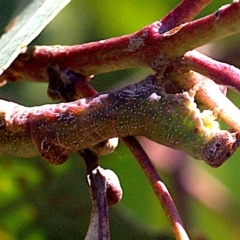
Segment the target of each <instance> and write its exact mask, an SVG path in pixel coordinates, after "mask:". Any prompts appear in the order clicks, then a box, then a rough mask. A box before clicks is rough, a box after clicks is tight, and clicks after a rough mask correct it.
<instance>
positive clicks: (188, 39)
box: [0, 1, 240, 81]
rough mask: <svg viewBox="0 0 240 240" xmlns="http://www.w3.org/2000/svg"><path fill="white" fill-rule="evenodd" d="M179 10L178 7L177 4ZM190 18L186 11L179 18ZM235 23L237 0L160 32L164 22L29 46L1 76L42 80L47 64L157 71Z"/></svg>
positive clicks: (92, 70) (88, 71) (87, 70)
mask: <svg viewBox="0 0 240 240" xmlns="http://www.w3.org/2000/svg"><path fill="white" fill-rule="evenodd" d="M185 2H186V4H189V2H188V1H185ZM203 2H204V1H202V2H201V4H203ZM199 6H201V5H199ZM202 6H204V5H202ZM195 7H196V6H195ZM178 10H179V11H180V12H181V8H179V9H178ZM199 10H200V9H199ZM197 12H198V10H196V11H195V12H194V14H196V13H197ZM194 14H193V15H194ZM172 15H173V16H172V19H173V21H174V18H175V21H176V23H181V21H180V20H179V17H177V14H176V13H175V14H174V12H173V13H172ZM192 17H193V16H192V15H191V14H189V15H188V17H187V18H186V19H184V20H187V19H189V18H192ZM169 19H171V14H170V15H169V16H166V18H165V19H163V22H164V21H165V25H166V29H169V28H170V27H172V26H175V23H171V24H170V22H171V21H170V20H169ZM169 24H170V25H169ZM239 24H240V2H234V3H232V4H229V5H226V6H224V7H222V8H220V9H219V10H218V11H217V12H216V13H214V14H211V15H209V16H206V17H204V18H201V19H198V20H195V21H192V22H187V23H184V24H182V25H179V26H176V27H175V28H173V29H170V30H169V31H167V32H164V33H161V32H162V31H164V26H163V23H162V22H161V21H157V22H155V23H153V24H150V25H148V26H146V27H144V28H143V29H141V30H140V31H138V32H136V33H133V34H130V35H126V36H122V37H117V38H112V39H108V40H103V41H99V42H92V43H86V44H82V45H76V46H52V47H47V46H41V47H40V46H39V47H28V48H27V49H26V50H25V51H24V52H23V53H22V54H20V56H19V57H18V58H17V59H16V61H15V62H14V63H13V64H12V65H11V66H10V68H9V69H7V70H6V71H5V72H4V73H3V75H2V76H1V77H0V81H3V80H5V79H7V80H12V81H17V80H21V79H28V80H32V81H47V79H48V78H47V71H48V67H49V65H51V64H56V65H58V66H59V67H60V69H71V70H73V71H75V72H79V73H81V74H82V75H85V76H89V75H92V74H98V73H103V72H109V71H114V70H119V69H126V68H132V67H150V68H153V69H155V70H159V69H161V68H162V67H163V66H165V65H166V64H167V63H168V62H169V61H172V60H174V59H175V58H177V57H180V56H182V55H183V54H184V53H185V52H186V51H188V50H192V49H194V48H196V47H199V46H202V45H204V44H207V43H209V42H213V41H215V40H217V39H219V38H223V37H225V36H228V35H231V34H233V33H236V32H238V31H240V28H239ZM161 29H162V30H161ZM169 49H171V51H169Z"/></svg>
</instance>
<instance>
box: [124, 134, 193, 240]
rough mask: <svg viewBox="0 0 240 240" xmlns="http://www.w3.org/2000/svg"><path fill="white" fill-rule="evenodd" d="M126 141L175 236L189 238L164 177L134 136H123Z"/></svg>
mask: <svg viewBox="0 0 240 240" xmlns="http://www.w3.org/2000/svg"><path fill="white" fill-rule="evenodd" d="M123 141H124V143H125V144H126V145H127V146H128V148H129V149H130V151H131V152H132V154H133V156H134V157H135V158H136V160H137V162H138V163H139V165H140V167H141V168H142V170H143V172H144V173H145V175H146V177H147V179H148V181H149V183H150V185H151V187H152V188H153V190H154V192H155V194H156V196H157V198H158V200H159V202H160V203H161V205H162V208H163V210H164V211H165V214H166V216H167V217H168V220H169V221H170V223H171V226H172V229H173V232H174V236H175V237H176V239H178V240H183V239H184V240H187V239H189V237H188V235H187V233H186V230H185V229H184V226H183V223H182V220H181V217H180V215H179V213H178V211H177V209H176V206H175V204H174V202H173V200H172V198H171V196H170V194H169V192H168V190H167V188H166V186H165V184H164V183H163V181H162V179H161V178H160V177H159V175H158V173H157V171H156V169H155V168H154V166H153V164H152V162H151V160H150V159H149V157H148V156H147V154H146V153H145V151H144V150H143V148H142V146H141V145H140V144H139V143H138V141H137V140H136V139H135V138H133V137H125V138H123Z"/></svg>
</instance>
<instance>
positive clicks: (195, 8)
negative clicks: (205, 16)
mask: <svg viewBox="0 0 240 240" xmlns="http://www.w3.org/2000/svg"><path fill="white" fill-rule="evenodd" d="M211 1H212V0H199V1H192V0H182V1H181V2H180V3H179V4H178V5H177V6H176V7H175V8H174V9H173V10H172V11H170V12H169V13H168V14H167V15H166V16H165V17H164V18H163V19H162V20H161V23H162V26H161V27H160V30H159V32H160V33H164V32H167V31H169V30H170V29H172V28H174V27H177V26H179V25H181V24H183V23H186V22H189V21H191V20H192V19H193V18H194V17H195V16H196V15H197V14H198V13H200V12H201V10H202V9H204V8H205V7H206V6H207V5H208V4H209V3H210V2H211Z"/></svg>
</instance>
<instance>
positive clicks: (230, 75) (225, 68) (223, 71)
mask: <svg viewBox="0 0 240 240" xmlns="http://www.w3.org/2000/svg"><path fill="white" fill-rule="evenodd" d="M179 64H180V65H182V66H179V67H183V68H186V71H189V70H190V69H192V70H194V71H196V72H198V73H200V74H202V75H204V76H206V77H208V78H211V79H212V80H213V81H214V82H215V83H218V84H221V85H225V86H228V87H230V88H233V89H235V90H237V91H239V92H240V70H239V69H238V68H236V67H234V66H231V65H229V64H226V63H221V62H218V61H216V60H213V59H211V58H209V57H207V56H205V55H203V54H201V53H199V52H197V51H190V52H187V53H185V54H184V57H183V59H182V60H181V61H180V63H179Z"/></svg>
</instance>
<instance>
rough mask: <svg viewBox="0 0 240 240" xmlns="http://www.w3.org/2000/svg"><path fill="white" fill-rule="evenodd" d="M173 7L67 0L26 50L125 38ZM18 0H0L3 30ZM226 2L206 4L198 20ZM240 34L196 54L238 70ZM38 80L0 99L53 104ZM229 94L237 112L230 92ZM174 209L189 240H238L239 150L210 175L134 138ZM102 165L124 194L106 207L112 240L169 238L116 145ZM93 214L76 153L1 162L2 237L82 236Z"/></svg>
mask: <svg viewBox="0 0 240 240" xmlns="http://www.w3.org/2000/svg"><path fill="white" fill-rule="evenodd" d="M179 2H180V1H177V0H163V1H157V0H149V1H139V0H132V1H129V0H122V1H110V0H88V1H84V0H72V1H71V3H70V4H69V5H68V6H67V7H66V8H65V9H64V10H63V11H62V12H61V13H60V14H59V15H58V16H57V17H56V18H55V19H54V20H53V21H52V22H51V23H50V24H49V25H48V27H47V28H46V29H45V30H44V31H43V33H42V34H41V35H40V36H39V37H38V38H37V39H36V40H35V41H34V42H33V43H32V44H34V45H36V44H37V45H55V44H60V45H72V44H81V43H85V42H89V41H95V40H100V39H105V38H109V37H115V36H120V35H123V34H128V33H131V32H134V31H137V30H138V29H140V28H142V27H143V26H145V25H147V24H149V23H151V22H153V21H156V20H158V19H160V18H161V17H163V16H164V15H165V14H166V13H167V12H168V11H169V10H171V9H172V8H173V7H174V6H176V5H177V4H178V3H179ZM18 3H19V1H18V0H1V1H0V30H2V31H3V29H4V27H5V26H6V24H7V22H8V20H9V19H10V17H11V14H12V12H13V11H14V9H15V7H16V6H17V4H18ZM226 3H230V1H222V0H221V1H213V2H212V3H211V4H210V5H209V6H208V7H207V8H206V9H205V10H204V11H203V12H202V13H201V14H200V15H199V16H203V15H206V14H209V13H211V12H213V11H215V10H216V9H217V8H218V7H219V6H221V5H223V4H226ZM239 49H240V48H239V35H236V36H234V37H229V38H227V39H225V40H221V41H219V42H218V43H216V44H214V45H213V44H211V45H208V46H206V47H204V48H202V49H201V51H203V52H205V53H206V54H207V55H209V56H212V57H214V58H216V59H219V60H221V61H226V62H228V63H231V64H234V65H235V66H238V67H240V62H239V60H238V59H240V58H239V56H240V50H239ZM149 72H151V71H150V70H147V69H131V70H123V71H117V72H113V73H107V74H101V75H98V76H95V78H94V80H93V85H94V86H95V87H96V89H97V90H98V91H103V90H107V89H110V88H117V87H119V86H120V85H126V84H127V83H129V82H131V81H136V80H141V79H143V78H144V77H145V76H146V75H147V73H149ZM46 89H47V85H46V84H44V83H41V84H39V83H27V82H21V83H15V84H14V83H10V82H9V83H7V85H5V86H4V87H2V88H0V98H2V99H7V100H11V101H15V102H19V103H21V104H24V105H27V106H34V105H39V104H43V103H51V102H52V101H51V100H50V99H49V98H48V97H47V94H46ZM229 97H230V98H231V99H232V100H233V101H234V102H235V103H236V104H237V105H238V106H240V98H239V96H238V94H236V93H233V92H230V93H229ZM141 142H142V144H143V145H144V146H145V147H146V150H147V151H148V153H149V155H150V157H151V158H152V160H153V162H154V164H155V165H156V166H157V167H158V170H159V173H160V175H161V176H162V178H163V179H164V181H165V182H166V184H167V186H168V188H169V191H170V192H171V193H172V196H173V198H174V200H175V202H176V205H177V206H178V209H179V211H180V213H181V215H182V218H183V220H184V223H185V225H186V227H187V229H188V231H189V234H190V236H191V239H199V240H200V239H201V240H205V239H206V240H208V239H213V240H215V239H218V240H221V239H230V240H235V239H236V240H237V239H240V190H239V189H240V181H239V180H240V174H239V172H240V162H238V159H239V156H240V152H238V153H237V154H235V155H234V156H233V157H232V158H231V159H230V160H229V161H228V162H226V163H225V164H224V165H223V166H221V167H220V168H218V169H211V168H210V167H208V166H207V165H206V164H205V163H204V162H202V161H195V160H193V159H191V158H190V157H188V156H186V155H185V154H183V153H180V152H177V151H173V152H172V151H169V150H168V149H162V148H161V147H160V146H159V145H154V144H152V143H150V142H147V141H146V140H145V139H142V140H141ZM101 165H102V166H103V167H105V168H110V169H113V170H114V171H115V172H116V173H117V174H118V176H119V178H120V181H121V184H122V187H123V191H124V196H123V199H122V201H121V202H120V203H119V204H118V205H117V206H115V207H112V208H111V209H110V218H111V219H110V221H111V236H112V239H173V237H172V233H171V228H170V226H169V223H168V222H167V220H166V217H165V216H164V214H163V211H162V209H161V206H160V205H159V203H158V201H157V200H156V197H155V196H154V194H153V191H152V189H151V188H150V186H149V184H148V182H147V180H146V178H145V177H144V175H143V173H142V171H141V170H140V168H139V167H138V165H137V163H136V162H135V160H134V159H133V157H132V156H131V154H130V153H129V151H128V150H127V149H126V148H125V147H124V145H123V144H120V146H119V147H118V149H117V150H116V151H115V152H114V153H113V154H111V155H110V156H107V157H104V158H102V159H101ZM90 212H91V200H90V197H89V192H88V189H87V184H86V176H85V168H84V164H83V162H82V160H81V159H79V157H78V155H73V156H71V157H70V158H69V160H68V161H67V162H66V163H65V164H63V165H62V166H51V165H50V164H49V163H47V162H45V161H43V160H42V159H41V158H40V157H39V158H33V159H20V158H12V157H7V156H0V239H9V240H12V239H24V240H25V239H26V240H45V239H59V240H61V239H83V238H84V235H85V233H86V231H87V227H88V221H89V217H90Z"/></svg>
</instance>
